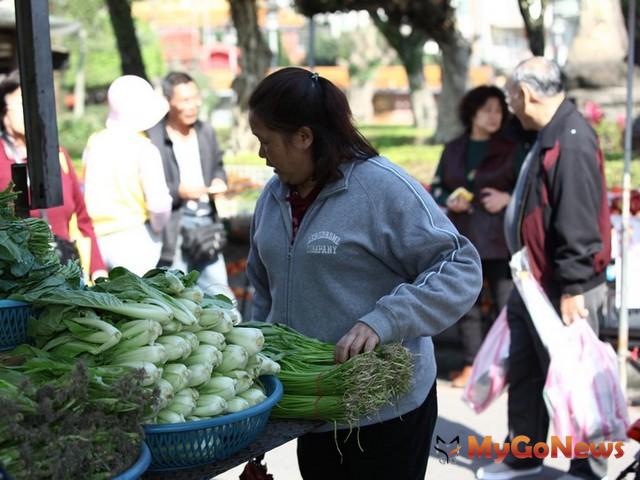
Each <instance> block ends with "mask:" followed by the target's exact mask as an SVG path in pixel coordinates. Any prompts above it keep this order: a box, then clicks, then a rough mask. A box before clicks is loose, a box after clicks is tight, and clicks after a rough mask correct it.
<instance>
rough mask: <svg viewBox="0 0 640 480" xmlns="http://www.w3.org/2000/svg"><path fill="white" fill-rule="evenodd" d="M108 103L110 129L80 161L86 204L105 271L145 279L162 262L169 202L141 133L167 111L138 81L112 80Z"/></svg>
mask: <svg viewBox="0 0 640 480" xmlns="http://www.w3.org/2000/svg"><path fill="white" fill-rule="evenodd" d="M108 99H109V116H108V118H107V124H106V128H105V129H104V130H102V131H100V132H97V133H94V134H93V135H92V136H91V137H90V138H89V141H88V143H87V146H86V148H85V150H84V153H83V156H82V159H83V163H84V181H85V184H84V185H85V202H86V204H87V209H88V211H89V215H90V216H91V218H92V220H93V225H94V228H95V231H96V235H97V236H98V242H99V244H100V250H101V251H102V255H103V257H104V259H105V262H106V263H107V266H108V267H109V268H113V267H116V266H123V267H126V268H128V269H129V270H131V271H132V272H134V273H136V274H138V275H143V274H144V273H145V272H146V271H148V270H150V269H152V268H154V267H155V266H156V263H157V262H158V259H159V258H160V248H161V240H160V236H159V233H160V232H161V231H162V228H163V227H164V225H165V224H166V222H167V220H168V218H169V215H170V212H171V196H170V195H169V190H168V188H167V183H166V182H165V178H164V171H163V168H162V161H161V158H160V153H159V151H158V149H157V148H156V147H155V146H154V145H153V144H152V143H151V141H150V140H149V139H148V138H147V137H146V136H145V135H144V134H143V133H142V132H144V131H145V130H147V129H148V128H150V127H152V126H153V125H155V124H156V123H157V122H158V121H159V120H160V119H161V118H162V117H164V115H165V114H166V113H167V110H168V105H167V102H166V100H165V99H164V98H163V97H162V96H161V95H159V94H158V93H156V92H155V91H154V90H153V88H152V87H151V85H150V84H149V83H148V82H147V81H146V80H144V79H142V78H140V77H137V76H135V75H124V76H122V77H119V78H117V79H116V80H114V81H113V83H112V84H111V86H110V87H109V91H108Z"/></svg>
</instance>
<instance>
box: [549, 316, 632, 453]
mask: <svg viewBox="0 0 640 480" xmlns="http://www.w3.org/2000/svg"><path fill="white" fill-rule="evenodd" d="M566 330H567V332H569V335H567V336H566V342H565V344H564V346H563V348H562V349H558V350H557V351H555V352H554V354H553V356H552V357H551V363H550V365H549V373H548V374H547V381H546V383H545V386H544V399H545V402H546V404H547V409H548V410H549V413H550V416H551V420H552V423H553V429H554V431H555V432H556V434H557V435H558V436H560V437H564V436H565V435H570V436H571V437H573V441H574V444H575V442H589V441H590V440H595V439H602V440H608V441H618V440H619V441H624V440H626V438H627V434H626V432H627V429H628V427H629V417H628V413H627V405H626V402H625V399H624V396H623V394H622V389H621V388H620V379H619V377H618V370H617V360H616V355H615V352H614V351H613V348H611V345H609V344H606V343H604V342H601V341H600V340H599V339H598V337H596V334H595V333H594V331H593V330H592V329H591V327H590V326H589V324H588V323H587V322H585V321H577V322H574V323H572V324H571V325H570V326H568V327H566Z"/></svg>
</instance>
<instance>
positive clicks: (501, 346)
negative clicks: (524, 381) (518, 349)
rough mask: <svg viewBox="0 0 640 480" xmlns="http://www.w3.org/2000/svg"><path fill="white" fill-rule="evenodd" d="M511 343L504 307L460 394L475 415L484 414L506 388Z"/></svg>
mask: <svg viewBox="0 0 640 480" xmlns="http://www.w3.org/2000/svg"><path fill="white" fill-rule="evenodd" d="M510 340H511V336H510V334H509V324H508V323H507V308H506V307H504V308H503V309H502V311H501V312H500V315H498V318H497V319H496V321H495V322H494V323H493V325H492V327H491V329H490V330H489V333H487V336H486V338H485V339H484V342H482V346H481V347H480V350H479V351H478V354H477V355H476V358H475V360H474V361H473V369H472V371H471V378H470V379H469V381H468V382H467V385H466V386H465V388H464V392H463V393H462V399H463V400H464V401H465V402H466V403H467V404H469V406H471V408H473V410H474V411H475V412H476V413H480V412H482V411H484V410H485V409H486V408H487V407H488V406H489V405H490V404H491V402H493V401H494V400H495V399H496V398H498V397H499V396H500V394H501V393H502V391H503V390H504V387H505V385H506V384H507V365H508V364H507V362H508V360H509V343H510Z"/></svg>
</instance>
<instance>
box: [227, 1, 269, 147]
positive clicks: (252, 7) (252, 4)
mask: <svg viewBox="0 0 640 480" xmlns="http://www.w3.org/2000/svg"><path fill="white" fill-rule="evenodd" d="M229 6H230V8H231V18H232V19H233V25H234V26H235V28H236V32H237V35H238V46H239V47H240V50H241V54H240V73H239V74H238V75H237V76H236V77H235V78H234V80H233V83H232V85H231V87H232V88H233V90H234V91H235V93H236V108H234V109H233V113H234V120H235V122H234V123H235V125H236V126H235V128H234V129H233V131H232V132H231V149H232V150H233V151H236V152H238V151H242V150H251V149H254V148H255V146H256V141H255V139H254V138H253V135H251V131H250V130H249V124H248V121H247V118H246V117H247V114H248V108H249V97H250V96H251V92H253V90H254V89H255V88H256V86H257V85H258V83H260V80H262V79H263V78H264V77H265V75H266V73H267V71H268V69H269V65H270V63H271V50H269V46H268V44H267V41H266V40H265V38H264V37H263V35H262V32H261V31H260V26H259V25H258V15H257V7H256V0H229Z"/></svg>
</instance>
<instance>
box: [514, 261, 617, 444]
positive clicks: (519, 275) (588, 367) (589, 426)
mask: <svg viewBox="0 0 640 480" xmlns="http://www.w3.org/2000/svg"><path fill="white" fill-rule="evenodd" d="M510 264H511V271H512V276H513V280H514V284H515V286H516V288H517V289H518V292H519V293H520V296H521V297H522V300H523V301H524V303H525V305H526V306H527V310H528V312H529V315H530V316H531V321H532V322H533V325H534V326H535V328H536V331H537V332H538V336H539V337H540V340H541V341H542V343H543V344H544V346H545V347H546V348H547V352H548V353H549V359H550V363H549V371H548V373H547V379H546V383H545V387H544V391H543V396H544V399H545V403H546V406H547V411H548V412H549V417H550V418H551V423H552V425H553V430H554V432H555V434H556V435H558V436H559V437H561V438H563V437H565V436H567V435H570V436H572V437H573V443H574V445H575V443H576V442H587V443H588V442H590V441H597V440H608V441H618V440H619V441H624V440H626V438H627V435H626V431H627V428H628V426H629V416H628V413H627V406H626V401H625V399H624V394H623V392H622V387H621V384H620V378H619V376H618V362H617V358H616V354H615V352H614V351H613V348H612V347H611V345H609V344H607V343H604V342H601V341H600V340H599V339H598V337H597V336H596V334H595V332H594V331H593V330H592V329H591V327H590V326H589V324H588V323H587V322H586V321H578V322H574V323H573V324H571V325H570V326H568V327H566V326H564V324H563V322H562V320H561V319H560V316H559V315H558V313H557V312H556V310H555V309H554V308H553V306H552V305H551V302H550V301H549V298H548V297H547V295H546V293H545V292H544V291H543V289H542V287H541V286H540V284H539V283H538V282H537V281H536V280H535V279H534V278H533V275H531V272H530V268H529V261H528V256H527V252H526V249H522V250H520V251H519V252H517V253H515V254H514V255H513V256H512V257H511V262H510Z"/></svg>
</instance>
